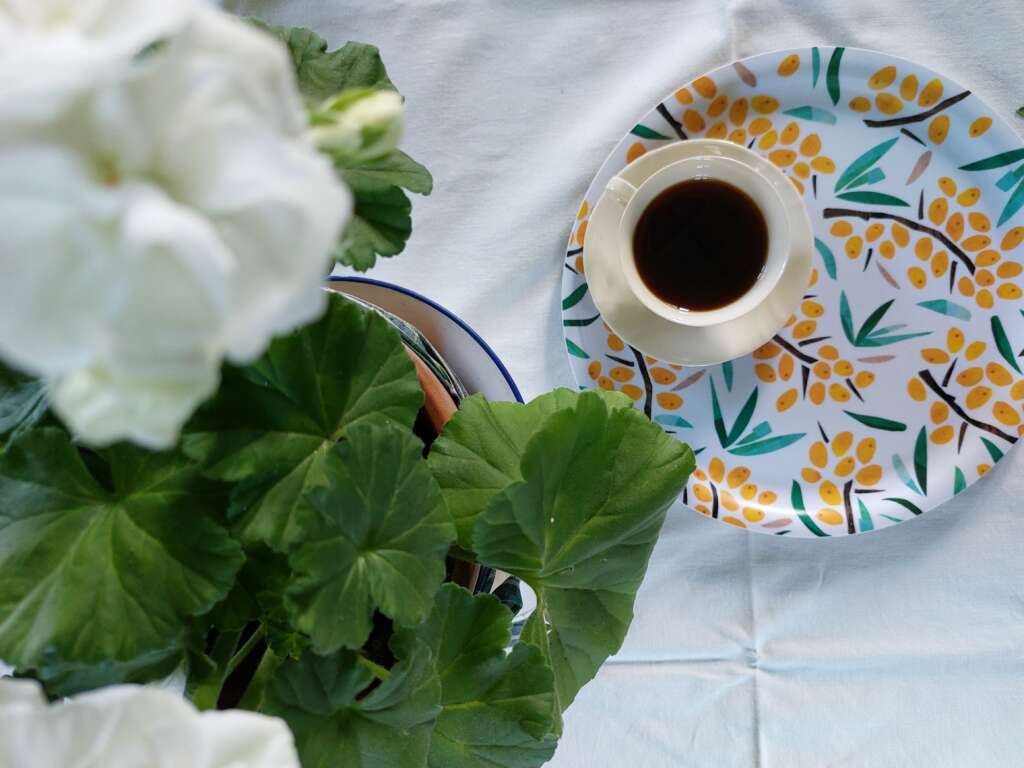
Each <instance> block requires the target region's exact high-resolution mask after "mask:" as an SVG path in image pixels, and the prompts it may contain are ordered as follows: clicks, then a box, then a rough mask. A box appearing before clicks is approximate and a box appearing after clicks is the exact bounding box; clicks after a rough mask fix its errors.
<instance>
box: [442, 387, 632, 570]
mask: <svg viewBox="0 0 1024 768" xmlns="http://www.w3.org/2000/svg"><path fill="white" fill-rule="evenodd" d="M578 397H579V395H578V394H577V393H575V392H572V391H571V390H568V389H556V390H555V391H553V392H549V393H548V394H546V395H541V396H540V397H538V398H536V399H535V400H532V401H531V402H530V403H528V404H527V405H523V404H521V403H492V402H488V401H487V400H485V399H484V398H483V397H482V396H480V395H474V396H473V397H469V398H467V399H465V400H463V401H462V404H461V405H460V406H459V411H458V413H456V414H455V416H454V418H452V419H451V421H449V422H448V423H447V424H446V425H445V428H444V432H443V433H442V435H441V436H440V438H438V440H437V441H436V442H435V443H434V444H433V446H431V449H430V457H429V461H430V468H431V470H432V471H433V472H434V477H436V478H437V481H438V483H439V484H440V486H441V491H442V492H443V493H444V498H445V501H446V502H448V511H449V512H450V513H451V515H452V517H453V518H454V520H455V525H456V528H457V529H458V536H459V546H460V547H462V548H464V549H466V550H472V548H473V525H474V524H475V522H476V517H477V515H479V514H480V513H481V512H482V511H483V510H484V507H486V506H487V504H488V502H490V500H491V499H492V498H494V496H495V495H496V494H497V493H498V492H499V491H502V490H504V489H505V488H506V487H507V486H508V485H509V484H510V483H512V482H515V481H516V480H521V479H522V475H521V474H520V470H519V462H520V459H521V458H522V455H523V450H524V449H525V448H526V444H527V442H529V440H530V438H531V437H532V436H533V434H534V432H536V431H537V429H538V428H539V426H540V425H541V424H542V423H543V422H544V420H545V419H546V418H547V417H548V416H550V415H551V414H553V413H555V412H556V411H558V410H560V409H563V408H572V407H573V406H574V405H575V404H576V401H577V398H578ZM600 397H602V398H604V400H605V402H607V403H608V404H609V405H610V406H613V407H616V408H631V407H632V405H633V402H632V401H631V400H630V399H629V398H628V397H626V396H625V395H623V394H621V393H618V392H604V391H603V390H602V392H601V394H600Z"/></svg>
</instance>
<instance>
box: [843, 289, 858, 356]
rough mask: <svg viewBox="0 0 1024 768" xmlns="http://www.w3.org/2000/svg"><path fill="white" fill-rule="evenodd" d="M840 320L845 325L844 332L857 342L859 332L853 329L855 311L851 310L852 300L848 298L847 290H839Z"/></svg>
mask: <svg viewBox="0 0 1024 768" xmlns="http://www.w3.org/2000/svg"><path fill="white" fill-rule="evenodd" d="M839 322H840V324H841V325H842V326H843V333H844V334H845V335H846V338H847V340H848V341H849V342H850V343H851V344H854V343H856V339H857V334H856V332H855V331H854V330H853V312H852V311H851V310H850V300H849V299H847V298H846V291H840V292H839Z"/></svg>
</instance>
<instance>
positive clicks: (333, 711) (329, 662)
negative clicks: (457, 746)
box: [260, 630, 441, 768]
mask: <svg viewBox="0 0 1024 768" xmlns="http://www.w3.org/2000/svg"><path fill="white" fill-rule="evenodd" d="M391 651H392V653H393V654H394V656H395V657H396V659H397V660H398V662H397V664H395V666H393V667H392V668H391V671H390V674H389V675H388V678H387V679H386V680H384V681H382V682H381V683H380V685H378V686H377V687H375V688H372V689H371V683H372V682H373V680H374V678H373V675H372V673H371V672H369V671H368V670H367V669H366V667H365V666H364V665H361V664H360V663H359V661H358V656H357V654H356V653H355V652H353V651H339V652H338V653H336V654H333V655H332V656H326V657H325V656H317V655H316V654H314V653H312V652H308V653H306V654H305V655H304V656H303V657H302V658H301V659H300V660H298V661H285V662H284V663H283V664H281V666H280V667H278V669H277V671H276V672H275V674H274V677H273V679H272V680H271V683H270V686H269V687H268V689H267V693H266V696H265V699H264V701H263V703H262V706H261V707H260V709H261V711H262V712H263V713H264V714H268V715H273V716H275V717H280V718H283V719H284V721H285V722H287V723H288V726H289V728H291V731H292V733H293V734H294V736H295V745H296V747H297V748H298V751H299V757H300V758H301V760H302V765H303V768H336V766H338V765H339V764H341V765H344V766H345V768H423V766H425V765H426V760H427V753H428V751H429V749H430V733H431V730H432V728H433V724H434V721H435V719H436V718H437V716H438V715H439V714H440V712H441V684H440V681H439V680H438V676H437V672H436V670H435V668H434V664H433V660H432V658H431V654H430V649H429V648H428V647H427V646H426V644H424V643H423V641H422V640H419V639H417V638H415V637H413V636H412V635H411V633H409V631H408V630H406V631H404V632H401V633H398V634H396V635H394V636H393V637H392V639H391ZM339 760H340V761H342V762H340V763H339Z"/></svg>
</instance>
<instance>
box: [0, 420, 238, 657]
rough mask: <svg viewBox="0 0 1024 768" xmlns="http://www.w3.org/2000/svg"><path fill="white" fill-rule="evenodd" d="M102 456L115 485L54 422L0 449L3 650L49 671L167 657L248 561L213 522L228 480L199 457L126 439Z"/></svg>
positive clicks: (0, 635)
mask: <svg viewBox="0 0 1024 768" xmlns="http://www.w3.org/2000/svg"><path fill="white" fill-rule="evenodd" d="M97 457H98V458H97V460H99V461H103V462H104V463H105V464H106V465H107V469H108V472H107V477H108V478H109V487H104V485H101V483H100V482H97V480H96V479H94V477H93V476H92V475H90V473H89V471H88V470H87V469H86V466H85V464H84V463H83V462H82V459H81V458H80V456H79V453H78V450H77V449H76V448H75V446H74V445H72V443H71V440H70V438H69V436H68V435H67V434H66V433H65V432H64V431H63V430H60V429H57V428H40V429H36V430H33V431H32V432H29V433H27V434H25V435H22V436H21V437H20V438H19V439H18V440H16V441H14V442H13V443H11V445H9V446H8V448H7V451H6V452H5V453H4V454H3V455H2V456H0V542H2V545H0V658H2V659H4V660H5V661H8V662H10V663H12V664H14V665H16V666H18V667H21V668H32V669H38V670H41V672H42V673H43V676H44V677H45V676H46V675H47V674H49V671H51V670H52V671H53V672H54V673H55V674H60V673H61V671H62V670H66V669H67V668H68V667H67V665H69V664H71V665H74V664H94V663H95V664H100V665H102V664H107V665H116V664H120V663H121V662H132V664H135V660H137V659H140V658H143V659H144V662H145V664H148V663H155V662H157V661H159V660H160V658H163V656H164V655H165V654H166V652H167V651H168V648H173V647H174V645H175V644H176V643H180V641H181V638H182V637H183V635H184V628H185V622H186V617H188V616H195V615H199V614H201V613H203V612H205V611H207V610H209V609H210V608H211V607H212V606H213V605H214V604H215V603H217V602H218V601H219V600H221V599H222V598H223V597H224V596H225V595H226V594H227V593H228V590H229V589H230V588H231V585H232V582H233V581H234V578H235V573H236V571H238V569H239V567H240V566H241V564H242V560H243V556H242V551H241V548H240V547H239V545H238V544H237V543H236V542H235V541H234V540H233V539H232V538H231V537H230V536H229V535H228V532H227V531H226V530H225V529H224V528H223V527H222V526H221V525H220V524H219V523H218V522H217V521H216V518H217V515H218V514H219V513H220V510H221V509H222V508H223V505H224V497H223V494H222V492H221V486H220V485H219V484H213V483H210V482H208V481H206V480H204V479H203V478H202V477H201V476H200V475H199V472H198V469H197V468H196V467H195V466H194V465H193V464H191V463H189V462H187V461H185V460H184V459H183V458H182V457H180V456H178V455H175V454H168V453H150V452H148V451H144V450H142V449H139V448H134V447H131V446H125V445H119V446H115V447H113V448H110V449H106V450H103V451H100V452H98V454H97ZM147 655H149V656H148V657H147ZM145 664H144V665H145Z"/></svg>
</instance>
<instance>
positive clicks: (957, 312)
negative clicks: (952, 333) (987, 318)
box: [917, 299, 971, 321]
mask: <svg viewBox="0 0 1024 768" xmlns="http://www.w3.org/2000/svg"><path fill="white" fill-rule="evenodd" d="M917 306H919V307H923V308H924V309H927V310H930V311H932V312H938V313H939V314H940V315H946V316H947V317H954V318H956V319H957V320H964V321H967V320H970V319H971V311H970V310H969V309H967V308H966V307H962V306H960V305H959V304H957V303H956V302H952V301H948V300H947V299H931V300H929V301H919V302H918V303H917Z"/></svg>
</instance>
